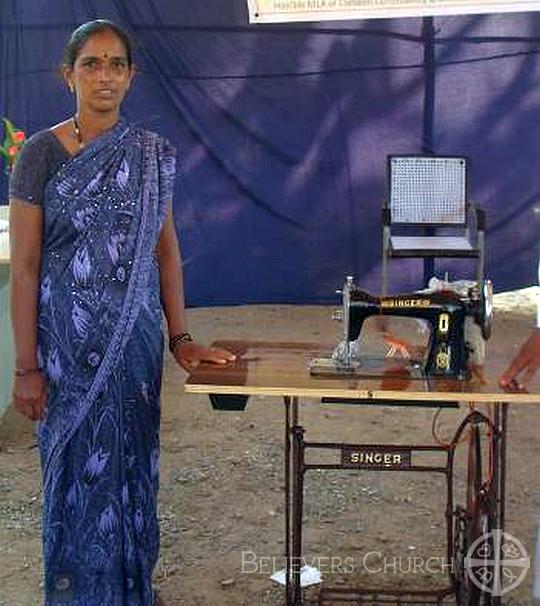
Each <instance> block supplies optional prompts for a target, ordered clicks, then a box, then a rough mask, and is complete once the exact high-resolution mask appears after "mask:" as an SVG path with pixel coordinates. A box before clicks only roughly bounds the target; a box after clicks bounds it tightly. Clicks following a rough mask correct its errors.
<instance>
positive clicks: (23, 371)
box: [15, 368, 41, 377]
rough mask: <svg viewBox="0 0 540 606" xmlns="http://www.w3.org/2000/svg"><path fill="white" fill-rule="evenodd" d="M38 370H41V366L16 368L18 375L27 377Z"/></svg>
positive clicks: (16, 374)
mask: <svg viewBox="0 0 540 606" xmlns="http://www.w3.org/2000/svg"><path fill="white" fill-rule="evenodd" d="M36 372H41V369H40V368H16V369H15V376H16V377H26V375H33V374H34V373H36Z"/></svg>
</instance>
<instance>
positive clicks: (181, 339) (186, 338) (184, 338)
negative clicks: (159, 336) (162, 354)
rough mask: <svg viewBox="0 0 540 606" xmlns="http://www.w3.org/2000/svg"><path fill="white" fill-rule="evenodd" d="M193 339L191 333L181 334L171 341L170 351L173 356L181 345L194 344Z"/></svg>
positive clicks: (173, 337) (174, 336)
mask: <svg viewBox="0 0 540 606" xmlns="http://www.w3.org/2000/svg"><path fill="white" fill-rule="evenodd" d="M192 342H193V337H192V336H191V335H190V334H189V332H179V333H178V334H176V335H173V336H172V337H171V338H170V339H169V351H170V352H171V353H172V354H173V353H174V350H175V349H176V347H177V346H178V344H179V343H192Z"/></svg>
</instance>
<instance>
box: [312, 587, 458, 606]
mask: <svg viewBox="0 0 540 606" xmlns="http://www.w3.org/2000/svg"><path fill="white" fill-rule="evenodd" d="M455 603H456V602H455V594H454V590H453V588H452V587H442V588H439V589H417V590H414V589H402V590H400V589H395V590H381V589H379V590H376V589H363V588H357V587H356V588H353V587H324V586H323V587H321V589H320V592H319V594H318V596H317V597H315V598H312V599H310V600H308V601H305V602H304V604H305V606H342V605H347V606H392V605H393V606H425V605H430V604H431V605H434V606H450V605H451V604H452V605H454V606H455Z"/></svg>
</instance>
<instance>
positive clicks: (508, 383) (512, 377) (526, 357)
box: [499, 328, 540, 391]
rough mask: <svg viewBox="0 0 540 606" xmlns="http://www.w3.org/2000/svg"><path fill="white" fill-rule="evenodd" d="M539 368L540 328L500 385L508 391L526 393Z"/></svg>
mask: <svg viewBox="0 0 540 606" xmlns="http://www.w3.org/2000/svg"><path fill="white" fill-rule="evenodd" d="M539 367H540V328H536V329H535V330H534V331H533V332H532V334H531V335H530V336H529V338H528V339H527V340H526V341H525V343H523V345H522V346H521V349H520V350H519V351H518V353H517V355H516V357H515V358H514V359H513V360H512V362H511V363H510V365H509V366H508V368H507V369H506V370H505V371H504V373H503V374H502V375H501V378H500V379H499V385H500V386H501V387H502V388H503V389H506V390H508V391H524V390H525V388H526V387H527V385H528V384H529V382H530V381H531V379H532V378H533V376H534V374H535V372H536V371H537V370H538V368H539Z"/></svg>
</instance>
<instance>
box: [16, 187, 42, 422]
mask: <svg viewBox="0 0 540 606" xmlns="http://www.w3.org/2000/svg"><path fill="white" fill-rule="evenodd" d="M42 224H43V211H42V209H41V207H40V206H39V205H35V204H28V203H27V202H24V201H22V200H18V199H17V198H14V199H11V200H10V216H9V242H10V249H11V252H10V257H11V321H12V325H13V336H14V341H15V368H16V375H15V380H14V382H13V403H14V405H15V407H16V408H17V410H19V411H20V412H21V413H22V414H24V415H25V416H27V417H29V418H30V419H32V420H37V419H40V418H41V417H42V416H43V411H44V410H45V403H46V398H47V382H46V380H45V377H44V375H43V374H42V373H41V372H40V371H39V370H38V363H37V302H38V290H39V271H40V265H41V242H42Z"/></svg>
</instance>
